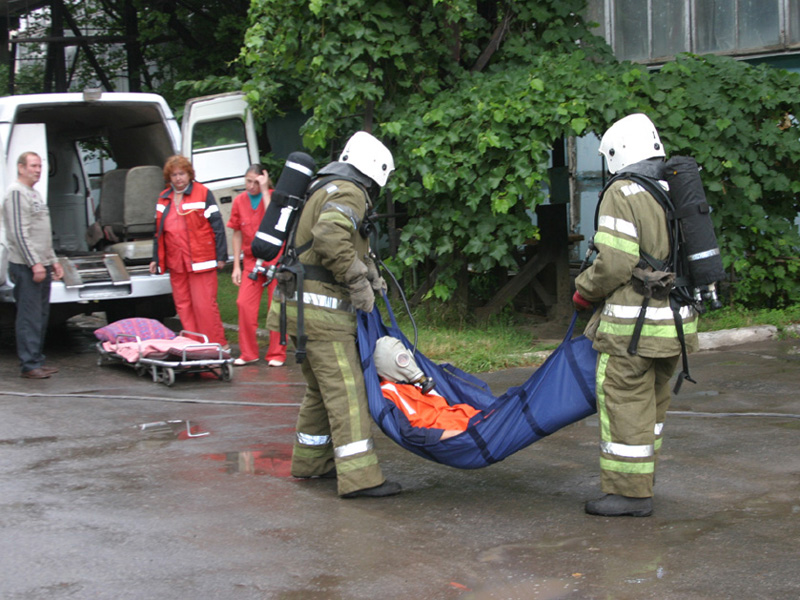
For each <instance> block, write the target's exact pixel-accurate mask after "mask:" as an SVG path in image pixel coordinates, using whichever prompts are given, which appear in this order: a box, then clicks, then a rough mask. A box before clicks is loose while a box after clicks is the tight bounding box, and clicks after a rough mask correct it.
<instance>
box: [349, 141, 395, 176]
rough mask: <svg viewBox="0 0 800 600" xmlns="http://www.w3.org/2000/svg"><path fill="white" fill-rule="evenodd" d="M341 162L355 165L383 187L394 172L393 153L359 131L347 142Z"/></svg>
mask: <svg viewBox="0 0 800 600" xmlns="http://www.w3.org/2000/svg"><path fill="white" fill-rule="evenodd" d="M339 162H344V163H349V164H351V165H353V166H354V167H355V168H356V169H358V170H359V171H361V172H362V173H363V174H364V175H366V176H367V177H369V178H370V179H372V180H373V181H374V182H375V183H377V184H378V185H379V186H381V187H383V186H385V185H386V180H387V179H389V173H391V172H392V171H394V158H392V153H391V152H390V151H389V149H388V148H387V147H386V146H384V145H383V144H382V143H381V142H380V141H379V140H378V139H377V138H375V137H374V136H372V135H370V134H369V133H367V132H366V131H358V132H356V133H354V134H353V135H352V136H351V137H350V139H349V140H347V144H346V145H345V147H344V150H343V151H342V155H341V156H340V157H339Z"/></svg>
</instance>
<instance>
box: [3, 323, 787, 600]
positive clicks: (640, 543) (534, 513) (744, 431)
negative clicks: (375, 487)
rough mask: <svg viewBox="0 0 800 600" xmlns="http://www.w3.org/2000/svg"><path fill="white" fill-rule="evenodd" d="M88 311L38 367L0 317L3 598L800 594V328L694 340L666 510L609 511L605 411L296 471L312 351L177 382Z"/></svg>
mask: <svg viewBox="0 0 800 600" xmlns="http://www.w3.org/2000/svg"><path fill="white" fill-rule="evenodd" d="M87 332H88V330H72V331H71V332H70V333H69V334H64V335H62V336H60V337H53V338H51V340H50V341H49V343H48V350H47V353H48V357H49V359H50V360H49V362H51V364H56V365H58V366H59V367H60V368H61V372H60V373H59V374H57V375H56V376H54V377H53V378H51V379H48V380H42V381H28V380H23V379H21V378H20V377H19V376H18V371H17V361H16V357H15V355H14V352H13V347H12V346H11V340H10V339H9V337H8V335H7V332H6V335H3V336H0V378H1V379H2V391H0V414H2V419H0V489H2V498H1V499H0V503H2V506H1V510H0V598H3V599H23V598H24V599H26V600H27V599H38V598H43V599H44V598H46V599H61V598H70V599H72V598H91V599H150V598H177V599H183V598H203V599H234V600H236V599H281V600H338V599H343V600H344V599H348V600H349V599H374V598H387V599H405V598H417V599H421V600H428V599H430V600H433V599H445V600H446V599H460V600H478V599H480V600H483V599H489V598H500V599H512V598H519V599H529V598H530V599H534V598H540V599H557V598H576V599H584V598H596V599H604V600H609V599H632V600H633V599H641V598H670V599H675V598H678V599H681V598H686V599H718V598H743V599H745V598H746V599H753V598H764V599H770V600H772V599H784V598H785V599H796V598H798V597H800V550H799V549H798V546H800V544H798V539H799V538H800V524H799V523H800V444H798V439H799V438H798V436H799V435H800V396H798V389H800V340H797V339H793V340H784V341H776V340H772V341H767V342H759V343H750V344H745V345H738V346H735V347H731V348H728V349H722V350H714V351H706V352H701V353H698V354H695V355H693V356H692V358H691V370H692V375H693V376H694V377H695V379H696V380H697V381H698V383H697V385H691V384H688V383H687V384H685V385H684V389H683V391H682V392H681V394H680V395H679V396H678V397H677V398H676V399H675V400H674V401H673V405H672V412H671V414H670V415H669V417H668V420H667V426H666V428H665V442H664V447H663V449H662V455H661V462H660V465H659V470H658V483H657V486H656V499H655V514H654V516H652V517H650V518H640V519H634V518H617V519H606V518H598V517H590V516H587V515H585V514H584V512H583V502H584V501H585V500H587V499H590V498H593V497H595V496H598V495H599V490H598V486H599V483H598V481H599V478H598V457H597V452H598V450H597V438H598V428H597V419H596V417H590V418H588V419H585V420H584V421H581V422H579V423H576V424H574V425H571V426H569V427H567V428H565V429H563V430H561V431H559V432H557V433H555V434H553V435H552V436H550V437H549V438H546V439H544V440H541V441H539V442H537V443H536V444H534V445H533V446H531V447H529V448H527V449H525V450H523V451H521V452H518V453H517V454H515V455H513V456H511V457H510V458H508V459H506V460H505V461H503V462H501V463H499V464H496V465H493V466H491V467H488V468H485V469H480V470H477V471H459V470H456V469H452V468H450V467H445V466H441V465H437V464H434V463H431V462H428V461H425V460H423V459H421V458H418V457H417V456H415V455H413V454H411V453H409V452H406V451H405V450H402V449H401V448H400V447H398V446H396V445H395V444H394V443H393V442H391V441H390V440H388V439H387V438H386V437H385V436H383V434H381V433H380V432H379V431H378V430H377V428H376V429H375V442H376V447H377V450H378V453H379V457H380V459H381V463H382V465H383V469H384V473H385V474H386V475H387V476H388V477H389V478H391V479H395V480H397V481H399V482H400V483H402V485H403V486H404V490H405V491H404V493H403V494H401V495H399V496H396V497H392V498H385V499H354V500H342V499H339V498H337V497H336V493H335V484H334V483H333V482H332V481H324V480H320V481H308V480H296V479H293V478H291V477H290V476H289V461H290V454H291V443H292V437H293V425H294V421H295V416H296V413H297V407H298V403H299V401H300V399H301V396H302V393H303V389H304V386H303V379H302V376H301V375H300V371H299V368H298V367H296V366H288V367H283V368H277V369H275V368H272V369H269V368H267V367H266V365H265V364H264V363H263V362H262V363H260V364H259V365H258V366H247V367H242V368H237V369H236V371H235V373H234V379H233V381H231V382H223V381H220V380H217V379H215V378H210V377H208V376H195V375H188V376H178V379H177V382H176V383H175V385H174V386H172V387H169V388H168V387H166V386H164V385H162V384H159V383H153V382H152V381H151V380H150V379H149V378H147V377H138V376H137V374H136V373H135V372H134V370H133V369H131V368H128V367H126V366H124V365H106V366H98V364H97V358H98V354H97V352H96V351H95V349H94V340H93V338H92V337H91V335H89V334H88V333H87ZM530 372H531V370H530V369H514V370H510V371H503V372H498V373H493V374H488V375H483V376H482V378H483V379H485V380H486V381H488V382H489V383H490V385H492V387H493V389H495V391H497V392H499V391H502V390H504V389H506V388H507V387H509V386H511V385H515V384H518V383H520V382H521V381H522V380H524V379H525V378H526V377H527V376H528V375H529V374H530ZM781 415H784V416H781Z"/></svg>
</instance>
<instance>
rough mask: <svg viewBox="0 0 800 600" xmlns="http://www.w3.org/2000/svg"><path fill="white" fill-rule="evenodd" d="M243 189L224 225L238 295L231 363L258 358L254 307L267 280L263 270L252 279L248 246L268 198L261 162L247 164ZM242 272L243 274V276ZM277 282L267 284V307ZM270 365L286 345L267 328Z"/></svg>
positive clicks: (275, 363) (252, 264)
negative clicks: (235, 353) (228, 232)
mask: <svg viewBox="0 0 800 600" xmlns="http://www.w3.org/2000/svg"><path fill="white" fill-rule="evenodd" d="M244 185H245V191H244V192H242V193H241V194H239V195H238V196H236V198H234V199H233V207H232V208H231V218H230V219H229V220H228V227H230V228H231V229H233V274H232V275H231V277H232V279H233V283H234V284H235V285H237V286H239V295H238V297H237V298H236V306H237V308H238V309H239V349H240V350H241V352H240V354H239V358H237V359H236V360H235V361H234V362H233V364H234V365H236V366H242V365H246V364H248V363H252V362H256V361H257V360H258V341H257V339H256V328H257V327H258V309H259V306H260V305H261V296H262V295H263V294H264V287H265V283H266V281H267V278H266V276H265V275H264V274H263V272H259V273H258V275H257V277H255V279H252V278H251V277H250V275H252V274H253V269H254V267H255V266H256V258H255V257H254V256H253V251H252V250H251V249H250V246H251V244H252V243H253V238H254V237H255V235H256V232H257V231H258V227H259V226H260V225H261V220H262V219H263V218H264V213H265V212H266V210H267V206H269V202H270V187H269V175H268V174H267V171H266V170H265V169H264V167H263V166H261V165H250V168H248V169H247V173H245V175H244ZM240 257H241V258H242V262H243V263H244V265H243V266H241V267H240V264H239V259H240ZM279 258H280V255H278V256H277V257H275V258H274V259H273V260H271V261H269V262H267V261H264V262H263V263H262V265H261V266H262V267H264V268H266V267H269V266H270V265H273V264H275V263H276V262H277V261H278V259H279ZM243 275H244V276H243ZM276 285H277V281H276V280H275V279H273V280H272V281H271V282H270V283H269V285H268V286H267V310H269V306H270V304H272V292H273V290H274V289H275V286H276ZM265 360H266V361H267V364H268V365H269V366H270V367H280V366H283V363H285V362H286V346H281V344H280V333H278V332H277V331H270V333H269V349H268V350H267V355H266V357H265Z"/></svg>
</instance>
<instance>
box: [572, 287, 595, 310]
mask: <svg viewBox="0 0 800 600" xmlns="http://www.w3.org/2000/svg"><path fill="white" fill-rule="evenodd" d="M572 304H573V305H574V306H575V310H591V309H592V303H591V302H589V301H588V300H587V299H586V298H584V297H583V296H581V293H580V292H578V291H576V292H575V293H574V294H573V295H572Z"/></svg>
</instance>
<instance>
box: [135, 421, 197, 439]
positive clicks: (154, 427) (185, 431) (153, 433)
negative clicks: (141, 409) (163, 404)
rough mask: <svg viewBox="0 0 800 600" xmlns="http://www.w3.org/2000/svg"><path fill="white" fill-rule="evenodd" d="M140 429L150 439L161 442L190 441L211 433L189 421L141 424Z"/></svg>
mask: <svg viewBox="0 0 800 600" xmlns="http://www.w3.org/2000/svg"><path fill="white" fill-rule="evenodd" d="M138 427H139V430H140V431H142V432H143V433H145V434H147V436H148V437H150V438H152V439H159V440H188V439H189V438H198V437H205V436H207V435H210V433H211V432H209V431H202V430H201V427H200V426H199V425H192V424H191V423H190V422H189V421H184V420H182V419H175V420H171V421H154V422H152V423H141V424H140V425H139V426H138Z"/></svg>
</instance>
